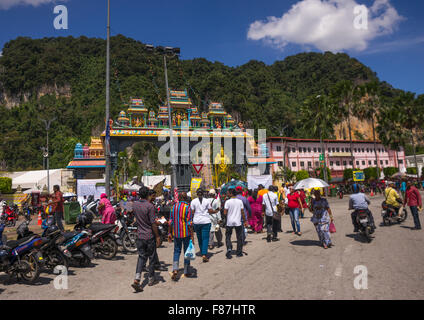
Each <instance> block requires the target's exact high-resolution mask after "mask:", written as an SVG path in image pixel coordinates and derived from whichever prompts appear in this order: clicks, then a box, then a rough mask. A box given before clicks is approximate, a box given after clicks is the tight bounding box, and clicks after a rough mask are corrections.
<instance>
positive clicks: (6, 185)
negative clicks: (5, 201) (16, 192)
mask: <svg viewBox="0 0 424 320" xmlns="http://www.w3.org/2000/svg"><path fill="white" fill-rule="evenodd" d="M0 192H1V193H5V194H7V193H11V192H12V179H11V178H8V177H0Z"/></svg>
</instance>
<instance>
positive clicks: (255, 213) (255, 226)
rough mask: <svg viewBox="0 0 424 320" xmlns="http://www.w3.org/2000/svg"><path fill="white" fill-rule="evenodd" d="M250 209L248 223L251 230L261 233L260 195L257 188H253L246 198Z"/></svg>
mask: <svg viewBox="0 0 424 320" xmlns="http://www.w3.org/2000/svg"><path fill="white" fill-rule="evenodd" d="M247 200H248V201H249V203H250V208H251V209H252V216H251V217H250V219H249V221H248V222H249V224H250V226H251V227H252V230H253V232H255V233H261V232H262V227H263V218H262V196H259V195H258V189H255V190H254V191H253V193H252V195H251V196H250V197H249V198H248V199H247Z"/></svg>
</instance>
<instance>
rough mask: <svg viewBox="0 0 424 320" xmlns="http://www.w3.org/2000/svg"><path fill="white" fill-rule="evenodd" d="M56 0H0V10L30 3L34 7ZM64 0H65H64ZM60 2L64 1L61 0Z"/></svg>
mask: <svg viewBox="0 0 424 320" xmlns="http://www.w3.org/2000/svg"><path fill="white" fill-rule="evenodd" d="M56 1H57V0H0V10H8V9H9V8H11V7H13V6H19V5H31V6H34V7H37V6H39V5H40V4H46V3H50V2H56ZM65 1H66V0H65ZM61 2H64V1H63V0H62V1H61Z"/></svg>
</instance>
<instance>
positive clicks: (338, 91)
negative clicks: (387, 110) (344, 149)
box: [332, 80, 357, 168]
mask: <svg viewBox="0 0 424 320" xmlns="http://www.w3.org/2000/svg"><path fill="white" fill-rule="evenodd" d="M356 90H357V85H356V84H355V83H353V82H352V81H350V80H344V81H340V82H338V83H337V84H336V85H335V86H334V88H333V90H332V95H333V97H334V99H335V100H336V101H338V102H339V108H338V112H337V116H338V118H339V119H340V120H341V122H343V121H344V120H347V125H348V131H349V141H350V161H351V162H352V168H353V164H354V160H355V159H354V158H353V143H352V127H351V123H350V119H351V115H352V109H353V105H354V104H355V100H356V97H357V95H356Z"/></svg>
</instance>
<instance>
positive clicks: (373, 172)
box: [363, 167, 378, 180]
mask: <svg viewBox="0 0 424 320" xmlns="http://www.w3.org/2000/svg"><path fill="white" fill-rule="evenodd" d="M363 171H364V174H365V179H366V180H370V179H377V177H378V175H377V168H376V167H370V168H366V169H364V170H363Z"/></svg>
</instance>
